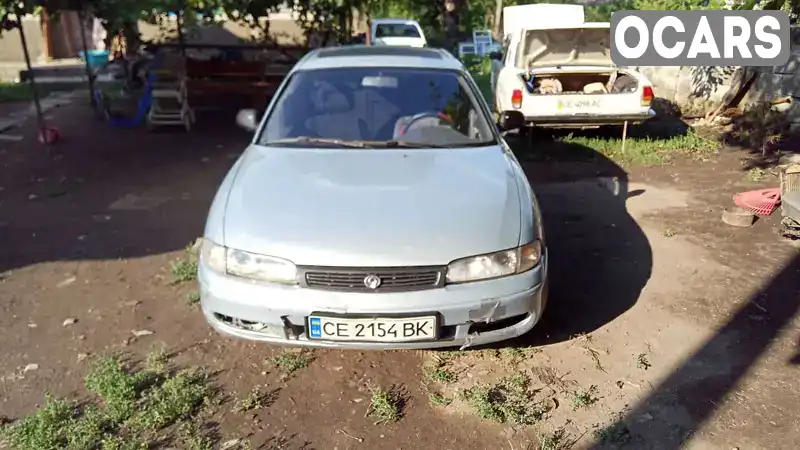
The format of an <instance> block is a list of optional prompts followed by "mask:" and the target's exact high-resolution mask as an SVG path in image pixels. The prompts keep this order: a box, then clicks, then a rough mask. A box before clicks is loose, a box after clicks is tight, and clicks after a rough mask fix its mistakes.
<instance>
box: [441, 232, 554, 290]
mask: <svg viewBox="0 0 800 450" xmlns="http://www.w3.org/2000/svg"><path fill="white" fill-rule="evenodd" d="M541 257H542V243H541V242H540V241H539V240H535V241H533V242H531V243H530V244H526V245H523V246H521V247H517V248H512V249H509V250H502V251H499V252H494V253H487V254H485V255H478V256H470V257H468V258H462V259H458V260H455V261H453V262H451V263H450V264H448V265H447V282H448V283H450V284H455V283H468V282H471V281H481V280H489V279H492V278H500V277H506V276H509V275H515V274H518V273H522V272H526V271H528V270H531V269H533V268H534V267H536V265H537V264H539V260H540V259H541Z"/></svg>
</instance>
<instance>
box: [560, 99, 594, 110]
mask: <svg viewBox="0 0 800 450" xmlns="http://www.w3.org/2000/svg"><path fill="white" fill-rule="evenodd" d="M600 103H601V102H600V100H583V99H582V100H559V101H558V109H599V108H600V106H601V104H600Z"/></svg>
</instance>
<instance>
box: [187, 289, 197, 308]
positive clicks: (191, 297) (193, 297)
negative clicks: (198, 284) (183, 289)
mask: <svg viewBox="0 0 800 450" xmlns="http://www.w3.org/2000/svg"><path fill="white" fill-rule="evenodd" d="M186 300H187V301H188V302H189V304H190V305H196V304H197V303H199V302H200V293H199V292H197V291H192V292H189V293H188V294H186Z"/></svg>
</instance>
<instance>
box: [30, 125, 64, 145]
mask: <svg viewBox="0 0 800 450" xmlns="http://www.w3.org/2000/svg"><path fill="white" fill-rule="evenodd" d="M36 138H37V139H38V141H39V143H40V144H44V145H50V144H55V143H56V141H58V140H59V139H60V138H61V133H60V132H59V131H58V128H55V127H46V128H44V129H40V130H39V132H38V133H37V134H36Z"/></svg>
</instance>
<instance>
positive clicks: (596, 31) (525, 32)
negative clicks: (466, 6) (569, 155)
mask: <svg viewBox="0 0 800 450" xmlns="http://www.w3.org/2000/svg"><path fill="white" fill-rule="evenodd" d="M523 6H524V7H525V8H529V9H526V10H520V9H519V8H522V7H520V6H517V7H514V8H516V9H517V10H516V11H514V14H513V15H514V24H513V25H512V26H511V27H509V28H511V29H510V30H509V29H506V30H504V31H505V32H506V35H505V40H504V42H503V51H502V52H496V53H493V54H492V55H491V58H492V73H491V85H492V92H493V95H494V105H493V106H494V107H495V109H496V110H497V111H498V112H499V111H506V110H518V111H521V112H522V113H523V114H524V115H525V118H526V123H528V124H529V125H535V126H538V127H548V128H596V127H598V126H601V125H622V124H623V123H625V122H628V123H638V122H642V121H644V120H647V119H649V118H651V117H653V116H654V115H655V112H654V111H653V110H652V109H651V107H650V103H651V101H652V99H653V87H652V83H651V82H650V81H649V80H648V79H647V78H646V77H645V76H644V75H642V74H641V73H639V72H637V71H635V70H631V69H627V68H622V67H616V66H615V65H614V64H613V63H612V62H611V47H610V43H611V33H610V24H609V23H607V22H602V23H592V22H583V17H582V16H583V14H582V12H581V14H580V21H579V20H578V15H577V14H576V13H575V9H574V7H575V6H579V5H550V4H537V5H523ZM542 6H547V7H550V8H549V11H548V12H550V14H549V16H548V17H549V18H548V19H547V20H544V19H543V18H542V15H541V11H538V10H537V8H530V7H542ZM558 7H566V8H565V14H554V13H553V11H556V10H558ZM581 8H582V7H581ZM507 13H508V12H507V11H505V10H504V14H507ZM523 13H524V14H523ZM524 16H527V18H528V20H525V17H524ZM545 21H546V22H549V23H547V24H546V23H544V22H545ZM514 27H516V28H514Z"/></svg>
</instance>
